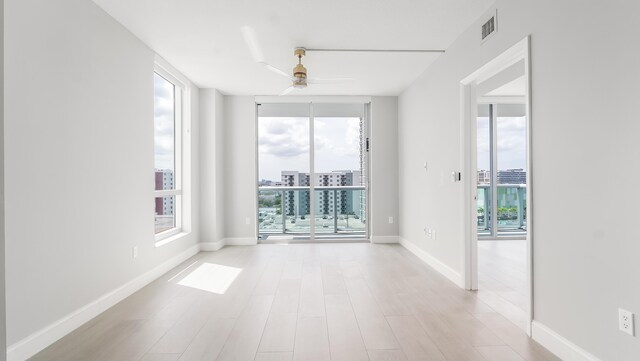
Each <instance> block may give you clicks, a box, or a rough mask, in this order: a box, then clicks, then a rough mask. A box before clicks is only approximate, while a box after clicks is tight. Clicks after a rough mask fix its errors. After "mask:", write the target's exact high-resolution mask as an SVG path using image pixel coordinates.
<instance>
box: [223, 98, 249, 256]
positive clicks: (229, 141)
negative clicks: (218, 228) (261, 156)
mask: <svg viewBox="0 0 640 361" xmlns="http://www.w3.org/2000/svg"><path fill="white" fill-rule="evenodd" d="M223 112H224V135H225V136H224V139H225V143H224V146H225V149H224V185H225V189H224V234H225V238H235V239H241V242H243V243H244V242H248V241H250V240H253V243H255V242H256V241H257V239H256V223H255V222H256V213H257V211H256V205H257V200H256V185H257V183H256V182H257V177H256V115H255V113H256V105H255V100H254V97H251V96H225V97H224V110H223ZM247 219H248V220H249V224H247V222H246V220H247ZM236 241H237V240H236Z"/></svg>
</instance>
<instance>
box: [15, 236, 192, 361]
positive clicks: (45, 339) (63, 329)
mask: <svg viewBox="0 0 640 361" xmlns="http://www.w3.org/2000/svg"><path fill="white" fill-rule="evenodd" d="M199 251H200V245H199V244H196V245H194V246H192V247H190V248H189V249H187V250H186V251H184V252H182V253H180V254H179V255H177V256H175V257H173V258H171V259H169V260H168V261H166V262H164V263H162V264H160V265H158V266H156V267H155V268H153V269H152V270H150V271H148V272H146V273H144V274H142V275H140V276H138V277H136V278H134V279H133V280H131V281H129V282H127V283H125V284H124V285H122V286H120V287H118V288H116V289H115V290H113V291H111V292H109V293H107V294H105V295H103V296H102V297H100V298H98V299H96V300H94V301H92V302H90V303H89V304H87V305H85V306H83V307H82V308H80V309H78V310H76V311H74V312H72V313H70V314H68V315H67V316H65V317H63V318H61V319H59V320H58V321H56V322H54V323H52V324H50V325H48V326H46V327H45V328H43V329H41V330H39V331H37V332H35V333H33V334H31V335H29V336H27V337H25V338H24V339H22V340H20V341H18V342H16V343H14V344H13V345H11V346H9V347H8V348H7V360H8V361H23V360H26V359H28V358H29V357H31V356H33V355H35V354H37V353H38V352H40V351H42V350H44V349H45V348H46V347H48V346H49V345H51V344H52V343H54V342H56V341H57V340H59V339H61V338H62V337H64V336H66V335H67V334H69V333H70V332H71V331H73V330H75V329H76V328H78V327H80V326H82V325H83V324H84V323H86V322H87V321H89V320H91V319H92V318H94V317H96V316H97V315H99V314H101V313H102V312H104V311H105V310H107V309H108V308H110V307H112V306H114V305H115V304H116V303H118V302H120V301H122V300H123V299H125V298H127V297H129V296H130V295H132V294H133V293H135V292H136V291H138V290H139V289H141V288H142V287H144V286H146V285H148V284H149V283H151V282H152V281H154V280H155V279H157V278H158V277H160V276H162V275H163V274H165V273H167V272H168V271H169V270H171V269H173V268H174V267H176V266H178V265H179V264H180V263H182V262H184V261H186V260H187V259H189V258H191V257H192V256H194V255H195V254H197V253H198V252H199Z"/></svg>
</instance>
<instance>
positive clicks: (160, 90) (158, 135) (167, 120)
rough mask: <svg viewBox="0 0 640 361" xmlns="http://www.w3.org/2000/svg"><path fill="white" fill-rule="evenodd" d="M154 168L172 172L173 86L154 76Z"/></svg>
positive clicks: (156, 75)
mask: <svg viewBox="0 0 640 361" xmlns="http://www.w3.org/2000/svg"><path fill="white" fill-rule="evenodd" d="M153 80H154V102H155V114H154V126H155V130H154V132H155V149H154V151H155V168H156V169H171V170H174V151H173V150H174V136H173V133H174V107H175V106H174V86H173V84H171V83H170V82H168V81H167V80H165V79H164V78H163V77H161V76H160V75H158V74H155V75H154V79H153Z"/></svg>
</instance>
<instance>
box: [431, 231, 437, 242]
mask: <svg viewBox="0 0 640 361" xmlns="http://www.w3.org/2000/svg"><path fill="white" fill-rule="evenodd" d="M431 239H433V240H434V241H435V240H436V231H431Z"/></svg>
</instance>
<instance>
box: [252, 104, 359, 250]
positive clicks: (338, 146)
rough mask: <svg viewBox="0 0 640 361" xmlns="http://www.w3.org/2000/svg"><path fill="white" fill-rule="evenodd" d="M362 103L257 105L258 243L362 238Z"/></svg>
mask: <svg viewBox="0 0 640 361" xmlns="http://www.w3.org/2000/svg"><path fill="white" fill-rule="evenodd" d="M367 114H368V105H367V104H323V103H321V104H316V103H313V104H312V103H295V104H283V103H268V104H259V105H258V119H257V122H258V233H259V238H260V239H261V240H278V239H283V238H284V239H303V240H304V239H308V240H313V239H336V238H339V239H348V238H365V237H367V229H368V226H367V202H366V199H367V188H366V185H367V177H366V174H367V160H368V149H367Z"/></svg>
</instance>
